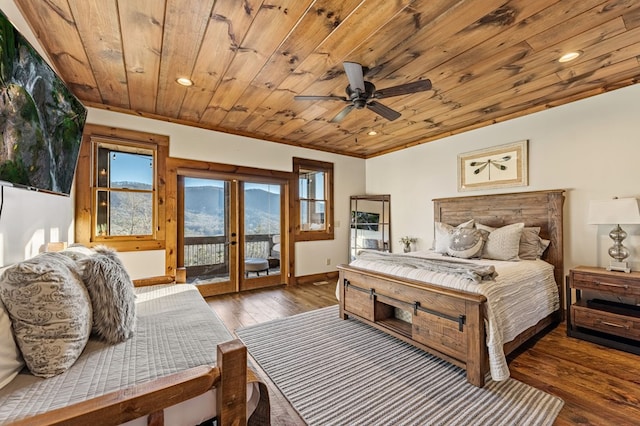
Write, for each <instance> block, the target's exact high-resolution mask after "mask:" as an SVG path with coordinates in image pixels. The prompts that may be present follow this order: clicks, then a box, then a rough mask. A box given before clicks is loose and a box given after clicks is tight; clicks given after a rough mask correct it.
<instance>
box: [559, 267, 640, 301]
mask: <svg viewBox="0 0 640 426" xmlns="http://www.w3.org/2000/svg"><path fill="white" fill-rule="evenodd" d="M571 278H572V280H571V287H573V288H576V289H580V290H596V291H600V292H607V293H615V294H617V295H624V296H640V285H638V281H637V280H632V279H629V277H627V276H613V275H612V274H607V275H605V274H600V275H598V274H592V273H588V272H579V271H573V273H572V277H571Z"/></svg>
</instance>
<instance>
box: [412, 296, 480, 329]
mask: <svg viewBox="0 0 640 426" xmlns="http://www.w3.org/2000/svg"><path fill="white" fill-rule="evenodd" d="M418 311H421V312H426V313H428V314H431V315H435V316H437V317H440V318H444V319H448V320H451V321H455V322H457V323H458V331H462V329H463V326H464V323H465V321H466V320H467V316H466V315H462V314H460V315H458V316H457V317H454V316H452V315H447V314H443V313H442V312H437V311H434V310H431V309H427V308H423V307H422V306H420V302H415V303H414V304H413V315H418Z"/></svg>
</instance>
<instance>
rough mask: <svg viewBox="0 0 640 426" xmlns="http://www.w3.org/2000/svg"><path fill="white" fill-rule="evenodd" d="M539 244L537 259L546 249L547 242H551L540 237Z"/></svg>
mask: <svg viewBox="0 0 640 426" xmlns="http://www.w3.org/2000/svg"><path fill="white" fill-rule="evenodd" d="M539 243H540V246H539V247H538V249H539V250H538V259H540V258H541V257H542V254H543V253H544V251H545V250H546V249H547V247H549V244H550V243H551V241H549V240H545V239H544V238H540V241H539Z"/></svg>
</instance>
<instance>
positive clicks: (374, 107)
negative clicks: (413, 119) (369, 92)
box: [367, 101, 401, 121]
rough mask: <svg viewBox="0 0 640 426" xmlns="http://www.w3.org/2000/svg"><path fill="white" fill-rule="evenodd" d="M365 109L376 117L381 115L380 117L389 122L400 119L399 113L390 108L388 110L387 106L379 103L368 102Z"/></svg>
mask: <svg viewBox="0 0 640 426" xmlns="http://www.w3.org/2000/svg"><path fill="white" fill-rule="evenodd" d="M367 108H369V109H370V110H371V111H373V112H375V113H376V114H378V115H381V116H382V117H384V118H386V119H387V120H389V121H393V120H395V119H396V118H399V117H400V115H401V114H400V113H399V112H398V111H396V110H393V109H391V108H389V107H388V106H385V105H382V104H381V103H380V102H376V101H373V102H369V103H368V104H367Z"/></svg>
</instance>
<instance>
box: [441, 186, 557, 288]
mask: <svg viewBox="0 0 640 426" xmlns="http://www.w3.org/2000/svg"><path fill="white" fill-rule="evenodd" d="M563 204H564V190H562V189H555V190H549V191H533V192H515V193H509V194H490V195H478V196H472V197H453V198H437V199H434V200H433V210H434V211H433V216H434V221H436V222H444V223H448V224H450V225H459V224H460V223H462V222H465V221H467V220H469V219H471V218H473V219H475V220H476V222H479V223H482V224H484V225H488V226H492V227H500V226H504V225H509V224H511V223H517V222H524V225H525V226H539V227H540V236H541V237H542V238H544V239H547V240H550V241H551V243H550V244H549V248H547V250H546V251H545V253H544V254H543V256H542V258H543V260H545V261H547V262H549V263H550V264H552V265H553V266H554V275H555V279H556V284H558V290H559V291H560V295H562V283H563V276H564V261H563V251H562V221H563V214H562V206H563Z"/></svg>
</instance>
